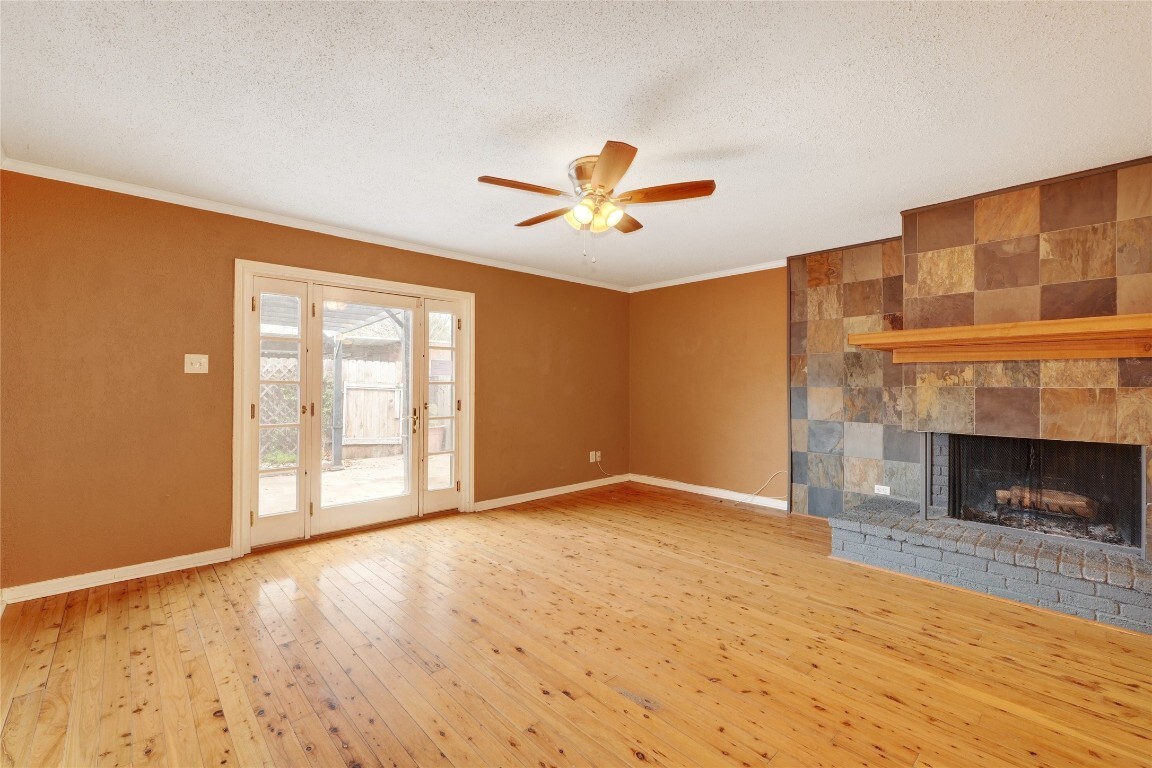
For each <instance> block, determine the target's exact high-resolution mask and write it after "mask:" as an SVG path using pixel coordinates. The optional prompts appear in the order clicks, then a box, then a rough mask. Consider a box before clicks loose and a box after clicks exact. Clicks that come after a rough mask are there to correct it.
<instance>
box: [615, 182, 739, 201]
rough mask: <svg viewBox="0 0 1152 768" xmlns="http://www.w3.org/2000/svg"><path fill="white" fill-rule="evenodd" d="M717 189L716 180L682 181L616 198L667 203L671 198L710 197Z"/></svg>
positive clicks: (622, 194)
mask: <svg viewBox="0 0 1152 768" xmlns="http://www.w3.org/2000/svg"><path fill="white" fill-rule="evenodd" d="M715 191H716V182H714V181H712V180H711V179H708V180H707V181H681V182H680V183H679V184H664V185H661V186H659V187H645V188H644V189H634V190H632V191H631V192H623V193H621V194H619V195H616V197H615V199H617V200H619V201H620V202H621V203H627V204H629V205H635V204H636V203H666V202H668V201H670V200H687V199H689V198H692V197H708V195H710V194H712V193H713V192H715Z"/></svg>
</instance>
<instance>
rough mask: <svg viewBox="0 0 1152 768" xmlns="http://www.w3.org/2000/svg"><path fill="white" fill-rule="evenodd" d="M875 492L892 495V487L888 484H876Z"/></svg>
mask: <svg viewBox="0 0 1152 768" xmlns="http://www.w3.org/2000/svg"><path fill="white" fill-rule="evenodd" d="M873 492H874V493H877V494H879V495H881V496H891V495H892V488H891V486H887V485H876V486H873Z"/></svg>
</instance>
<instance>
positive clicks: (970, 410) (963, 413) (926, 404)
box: [916, 386, 975, 435]
mask: <svg viewBox="0 0 1152 768" xmlns="http://www.w3.org/2000/svg"><path fill="white" fill-rule="evenodd" d="M974 393H975V389H974V388H973V387H931V386H918V387H916V431H918V432H951V433H953V434H958V435H969V434H972V432H973V431H974V429H975V394H974Z"/></svg>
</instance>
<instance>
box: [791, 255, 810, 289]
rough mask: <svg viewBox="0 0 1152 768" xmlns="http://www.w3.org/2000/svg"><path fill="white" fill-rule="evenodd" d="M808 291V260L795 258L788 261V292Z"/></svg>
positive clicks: (801, 257)
mask: <svg viewBox="0 0 1152 768" xmlns="http://www.w3.org/2000/svg"><path fill="white" fill-rule="evenodd" d="M807 289H808V259H806V258H804V257H803V256H793V257H791V258H789V259H788V290H790V291H793V292H799V291H805V290H807Z"/></svg>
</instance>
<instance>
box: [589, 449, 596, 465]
mask: <svg viewBox="0 0 1152 768" xmlns="http://www.w3.org/2000/svg"><path fill="white" fill-rule="evenodd" d="M588 463H589V464H595V463H596V451H588Z"/></svg>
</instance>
